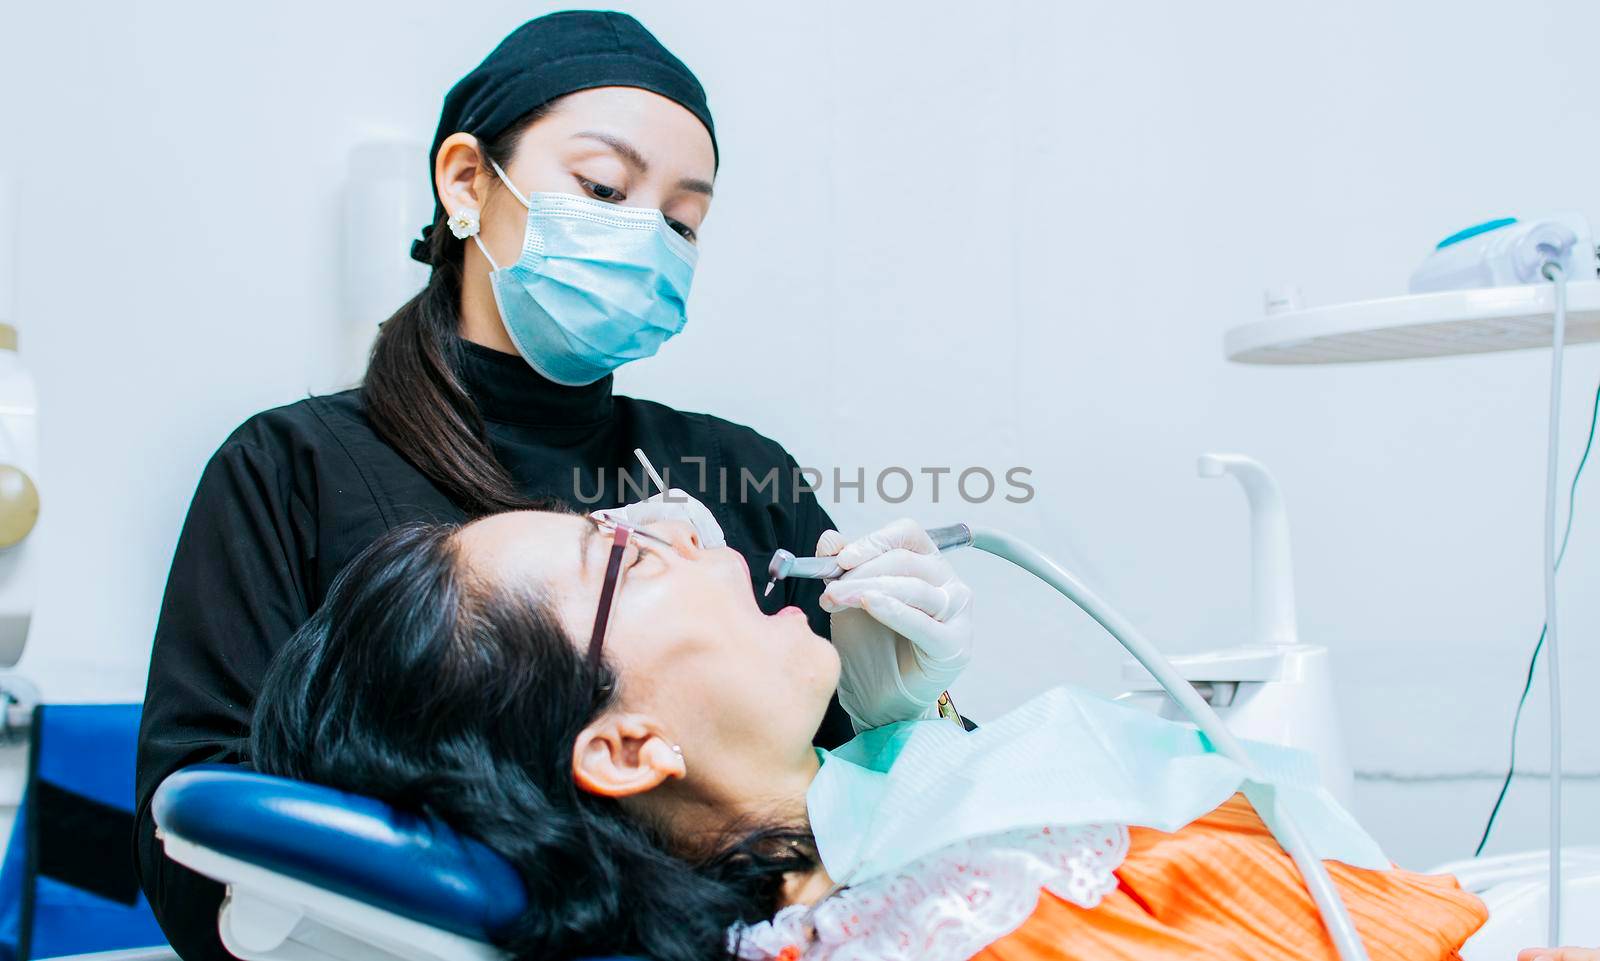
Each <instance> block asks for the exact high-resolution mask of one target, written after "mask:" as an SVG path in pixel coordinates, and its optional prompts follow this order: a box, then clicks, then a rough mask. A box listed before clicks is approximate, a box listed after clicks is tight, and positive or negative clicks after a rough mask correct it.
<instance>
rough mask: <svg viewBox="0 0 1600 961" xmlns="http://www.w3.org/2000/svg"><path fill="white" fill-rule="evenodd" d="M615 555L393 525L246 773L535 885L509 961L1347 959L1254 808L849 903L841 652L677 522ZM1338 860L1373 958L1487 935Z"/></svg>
mask: <svg viewBox="0 0 1600 961" xmlns="http://www.w3.org/2000/svg"><path fill="white" fill-rule="evenodd" d="M624 538H626V528H623V529H622V533H621V534H620V535H614V532H613V530H612V529H611V528H610V527H608V526H604V525H601V524H598V523H597V522H595V521H593V520H591V519H590V518H587V517H583V516H580V515H573V514H565V513H558V512H548V513H546V512H517V513H507V514H500V515H495V516H492V517H488V518H484V519H481V520H478V521H475V522H473V523H471V524H468V525H465V526H462V527H456V526H420V527H419V526H412V527H406V528H401V529H398V530H396V531H394V532H392V533H390V534H389V535H387V536H385V537H383V538H381V539H380V540H379V541H377V542H376V543H374V544H373V545H372V546H371V547H370V548H369V549H368V550H367V551H365V552H364V553H363V554H362V555H361V556H360V557H359V558H357V559H356V560H355V561H353V562H352V563H351V564H350V566H349V567H348V568H347V569H346V570H345V572H344V573H343V574H342V575H341V576H340V578H339V580H338V582H337V583H336V584H335V586H334V588H333V590H332V591H331V593H330V595H329V597H328V600H327V602H326V603H325V604H324V606H323V607H322V609H321V610H320V611H319V612H318V613H317V615H316V616H315V617H314V618H313V619H312V620H311V621H310V622H309V623H307V624H306V626H305V627H304V628H302V630H301V631H300V632H299V633H298V634H297V635H296V636H295V638H294V639H293V640H292V641H291V642H290V643H289V644H288V645H287V646H286V647H285V648H284V649H283V650H282V652H281V653H280V654H279V655H278V658H277V659H276V660H275V661H274V664H273V667H272V670H271V672H270V674H269V677H268V679H267V682H266V684H265V687H264V689H263V691H262V693H261V696H260V698H259V701H258V706H257V709H256V721H255V726H254V735H253V737H254V745H253V748H254V759H255V764H256V765H257V767H258V768H259V769H261V770H263V771H266V772H268V773H273V774H279V775H283V776H287V777H294V778H300V779H304V780H309V781H314V782H318V783H322V784H327V785H332V786H335V787H338V788H342V789H345V790H350V791H356V792H360V793H363V794H368V795H373V796H376V797H380V798H383V799H385V800H387V801H389V802H390V803H392V804H395V805H397V806H400V807H403V808H408V809H412V810H418V811H425V812H428V813H431V814H434V815H437V816H439V817H440V818H442V819H443V820H445V821H447V822H448V823H450V824H452V825H453V826H454V827H456V828H457V829H458V830H460V831H462V832H463V833H466V834H469V835H472V836H474V837H476V838H478V839H480V840H482V841H483V842H484V843H485V844H487V845H488V846H489V847H491V848H492V849H494V850H496V851H498V852H499V853H500V854H501V855H503V856H504V857H505V858H507V859H508V860H509V861H510V862H511V863H513V864H514V865H515V866H516V867H517V868H518V870H519V871H520V873H521V874H522V876H523V878H524V880H525V882H526V884H527V888H528V897H529V909H528V911H527V913H526V915H525V916H524V917H523V918H522V919H521V921H520V922H519V924H518V925H517V926H516V929H515V930H514V931H512V932H509V933H508V935H507V936H506V938H505V944H504V945H503V946H504V947H505V948H507V949H508V950H510V951H512V952H513V953H514V954H515V955H516V956H518V957H520V958H528V959H533V958H568V957H575V956H583V955H602V954H609V953H617V954H634V955H639V956H644V957H650V958H659V959H667V961H678V959H683V961H689V959H697V961H699V959H709V958H728V957H730V956H736V957H743V958H750V959H760V958H774V959H784V961H789V959H794V958H799V957H817V958H822V957H841V958H842V957H875V958H891V957H905V958H920V959H931V961H941V959H945V958H949V959H951V961H956V959H959V958H968V957H976V958H981V959H986V961H1013V959H1014V961H1031V959H1076V958H1085V959H1088V958H1093V959H1123V958H1127V959H1132V958H1135V957H1137V958H1140V959H1178V958H1199V957H1219V956H1226V957H1244V956H1250V957H1253V958H1269V959H1270V958H1282V959H1290V958H1295V959H1301V958H1310V957H1322V958H1331V957H1333V956H1334V951H1333V948H1332V946H1331V944H1330V943H1329V941H1328V938H1327V936H1326V934H1325V933H1324V930H1323V927H1322V923H1321V921H1320V919H1319V916H1318V914H1317V912H1316V909H1315V907H1314V906H1313V904H1312V901H1311V899H1310V896H1309V895H1308V894H1307V893H1306V891H1305V888H1304V886H1303V884H1302V882H1301V881H1300V878H1299V874H1298V872H1297V871H1296V869H1295V867H1294V865H1293V863H1292V862H1291V861H1290V860H1289V858H1288V857H1287V856H1286V855H1284V854H1283V853H1282V852H1281V851H1280V849H1279V848H1278V846H1277V845H1276V843H1275V842H1274V841H1273V839H1272V837H1271V835H1270V834H1269V833H1268V832H1267V831H1266V829H1265V828H1264V827H1263V826H1262V824H1261V821H1260V820H1259V819H1258V818H1257V817H1256V816H1255V814H1254V813H1253V811H1252V810H1251V808H1250V807H1249V806H1248V805H1247V804H1246V803H1245V802H1244V801H1243V799H1242V798H1240V797H1238V796H1235V798H1234V799H1233V800H1231V801H1227V802H1226V803H1223V804H1222V805H1221V806H1220V807H1218V808H1216V809H1215V810H1214V811H1212V812H1211V813H1209V814H1206V815H1204V816H1202V817H1200V818H1198V820H1195V821H1194V822H1193V823H1191V824H1189V825H1188V826H1186V827H1183V828H1182V829H1181V830H1178V831H1176V832H1175V833H1164V832H1161V831H1157V830H1153V829H1149V828H1131V829H1130V828H1125V827H1123V826H1121V825H1115V824H1112V825H1089V826H1082V825H1078V826H1072V825H1067V826H1062V828H1063V829H1062V830H1060V831H1058V832H1056V834H1054V835H1052V834H1051V832H1050V830H1049V829H1048V827H1046V829H1045V830H1043V832H1042V835H1041V834H1040V832H1034V835H1035V836H1033V837H1032V839H1031V840H1028V839H1020V840H1019V839H1017V838H1011V839H1010V840H1003V841H1002V840H996V841H993V842H985V843H983V844H975V845H968V846H963V847H962V848H961V849H960V850H959V851H955V852H952V851H942V852H940V855H939V856H937V857H930V858H924V859H922V860H918V861H916V862H915V863H913V864H911V865H908V866H907V867H906V868H905V869H904V870H903V871H901V872H900V873H898V874H896V875H895V876H893V877H888V878H884V879H879V880H877V881H873V882H870V883H869V884H866V885H862V886H861V887H860V888H856V889H849V890H845V891H842V892H841V891H838V890H836V885H835V884H834V881H833V879H831V878H830V877H829V876H828V872H827V871H826V870H825V869H824V867H823V865H822V861H821V859H820V857H819V855H818V851H817V847H816V845H815V844H814V843H813V840H812V834H811V831H810V825H809V821H808V815H807V796H806V795H807V790H808V788H809V787H810V786H811V784H812V782H813V780H814V779H816V778H817V775H818V772H819V769H820V767H821V761H820V760H819V756H818V754H817V752H816V751H815V750H814V749H813V748H812V746H811V739H812V734H813V732H814V731H815V730H816V728H817V725H818V724H819V723H820V721H821V719H822V715H823V711H824V710H825V709H826V707H827V705H828V701H829V697H830V695H831V693H832V692H833V690H834V687H835V685H836V683H837V681H838V675H839V661H838V657H837V655H836V654H835V652H834V649H833V647H832V645H831V644H830V643H829V642H828V641H827V640H825V639H823V638H821V637H819V636H817V635H816V634H814V633H813V632H812V631H811V630H810V628H809V627H808V624H807V620H806V618H805V616H804V615H803V614H801V613H800V612H799V611H798V610H795V609H788V610H786V611H783V612H780V613H778V614H776V615H771V616H768V615H765V614H763V613H762V612H761V611H760V610H759V609H758V608H757V606H756V604H755V601H754V599H753V597H752V595H751V581H750V575H749V571H748V570H747V568H746V566H745V563H744V560H743V559H742V558H741V557H740V555H739V554H737V553H736V552H734V551H733V550H730V549H726V548H719V549H714V550H702V549H700V547H699V545H698V542H697V539H696V537H695V534H694V532H693V529H692V528H690V527H689V526H688V525H685V524H679V523H661V524H656V525H651V527H650V530H649V531H648V532H645V531H642V530H641V531H636V532H634V533H633V535H632V537H631V538H626V539H624ZM619 542H621V543H623V545H624V546H623V547H622V549H621V552H620V554H618V555H616V556H619V557H620V566H616V568H615V577H614V578H612V580H613V585H612V586H613V588H614V590H613V591H612V592H611V595H610V597H611V604H610V608H609V612H608V613H607V612H604V609H605V605H604V604H603V603H602V594H603V593H604V591H603V590H602V588H603V585H604V584H605V583H606V581H607V579H608V578H607V574H608V567H612V566H613V564H612V562H613V559H614V557H613V556H614V554H615V553H616V552H615V551H614V548H615V547H616V545H617V543H619ZM597 612H602V613H600V614H599V616H597ZM906 723H907V724H908V725H917V724H924V725H939V724H943V725H948V724H949V722H948V721H944V720H938V719H935V720H926V721H914V722H906ZM830 763H832V762H831V761H830ZM1041 836H1042V837H1043V839H1044V840H1046V841H1049V842H1050V843H1052V844H1056V845H1057V847H1055V848H1052V849H1050V851H1045V850H1044V849H1042V848H1040V847H1039V846H1038V843H1039V842H1040V840H1041ZM1069 840H1070V843H1069ZM1080 842H1081V846H1079V847H1073V846H1072V845H1078V844H1080ZM1030 845H1031V847H1030ZM1052 852H1054V853H1052ZM1052 858H1054V860H1052ZM1040 865H1046V866H1047V869H1046V870H1038V869H1039V867H1040ZM1329 868H1330V871H1331V872H1332V874H1333V876H1334V879H1335V881H1336V883H1337V884H1338V886H1339V888H1340V892H1341V894H1342V896H1343V898H1344V900H1345V902H1346V903H1347V904H1348V905H1349V908H1350V911H1351V914H1352V916H1353V917H1354V918H1355V921H1356V924H1357V927H1358V928H1359V929H1360V931H1361V933H1362V936H1363V938H1364V940H1365V941H1366V943H1367V947H1368V951H1369V953H1370V954H1371V956H1372V958H1373V959H1374V961H1381V959H1400V958H1406V959H1430V958H1453V957H1455V956H1456V955H1455V952H1456V950H1457V949H1458V948H1459V947H1460V945H1461V944H1462V943H1463V942H1464V941H1465V939H1466V938H1467V937H1468V936H1469V935H1470V934H1471V933H1472V932H1473V931H1475V930H1476V929H1477V928H1478V927H1479V926H1480V925H1481V924H1482V922H1483V920H1484V918H1485V913H1484V910H1483V907H1482V905H1481V903H1480V902H1478V901H1477V899H1476V898H1473V897H1472V896H1470V895H1468V894H1465V893H1463V892H1462V891H1461V890H1460V889H1459V888H1458V887H1457V886H1456V885H1455V883H1454V882H1453V881H1452V880H1451V879H1449V878H1436V877H1427V876H1422V875H1415V874H1410V873H1407V872H1403V871H1398V870H1389V871H1375V870H1364V869H1359V868H1353V867H1349V866H1347V865H1344V864H1339V863H1335V862H1329ZM1030 872H1031V873H1030ZM1019 879H1020V880H1019ZM1018 884H1026V885H1027V887H1025V888H1023V889H1022V891H1021V893H1022V894H1024V895H1025V897H1022V898H1021V899H1019V898H1017V897H1015V896H1011V897H1002V896H998V895H1001V894H1010V895H1016V894H1017V893H1018V889H1017V885H1018ZM811 905H816V910H814V911H812V910H808V908H807V907H806V906H811ZM1018 905H1020V906H1021V910H1020V911H1019V910H1018V909H1017V908H1018Z"/></svg>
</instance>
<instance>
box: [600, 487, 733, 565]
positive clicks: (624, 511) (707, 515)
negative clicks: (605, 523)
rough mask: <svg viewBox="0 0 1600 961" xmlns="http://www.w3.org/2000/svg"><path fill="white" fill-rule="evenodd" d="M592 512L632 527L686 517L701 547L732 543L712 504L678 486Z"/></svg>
mask: <svg viewBox="0 0 1600 961" xmlns="http://www.w3.org/2000/svg"><path fill="white" fill-rule="evenodd" d="M591 513H592V516H595V517H607V518H611V519H612V520H615V521H617V522H619V523H622V524H626V525H628V526H629V527H648V526H650V525H651V524H653V523H659V522H661V521H684V522H686V523H688V524H691V525H693V527H694V533H695V536H696V537H698V538H699V539H700V546H701V548H703V549H705V550H712V549H714V548H718V547H725V546H727V543H728V541H727V538H725V537H723V536H722V525H721V524H718V523H717V519H716V517H714V516H712V514H711V508H709V507H707V506H706V505H704V504H702V503H700V502H699V501H698V500H695V498H694V496H693V495H692V494H690V493H689V492H687V491H684V490H680V489H678V488H676V487H674V488H672V489H671V490H667V491H662V492H661V493H659V494H655V495H652V496H650V497H647V498H645V499H644V500H642V501H635V502H633V503H632V504H627V505H625V506H623V507H611V508H607V509H606V510H599V511H593V512H591Z"/></svg>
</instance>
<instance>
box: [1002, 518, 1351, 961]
mask: <svg viewBox="0 0 1600 961" xmlns="http://www.w3.org/2000/svg"><path fill="white" fill-rule="evenodd" d="M970 530H971V537H972V541H971V543H972V546H973V547H975V548H977V549H978V550H980V551H984V552H986V553H989V554H993V555H995V556H996V557H1002V558H1005V559H1006V560H1008V561H1010V562H1011V563H1013V564H1015V565H1017V566H1018V567H1020V568H1022V569H1023V570H1025V571H1027V572H1028V573H1030V574H1032V575H1033V576H1035V577H1037V578H1039V579H1040V580H1042V581H1044V582H1045V583H1046V584H1049V585H1050V586H1051V587H1053V588H1055V589H1056V590H1057V591H1060V592H1061V593H1062V594H1063V595H1065V596H1066V598H1067V600H1069V601H1071V602H1072V603H1074V604H1076V605H1078V607H1080V608H1082V609H1083V611H1084V612H1085V613H1087V614H1088V615H1089V616H1090V617H1092V618H1094V619H1095V621H1097V622H1098V623H1099V624H1100V626H1101V627H1103V628H1105V629H1106V630H1107V631H1108V632H1109V633H1110V634H1111V636H1112V637H1114V638H1116V639H1117V640H1118V641H1119V642H1121V644H1122V646H1123V647H1125V648H1127V649H1128V653H1130V654H1132V655H1133V656H1134V657H1135V658H1136V659H1138V661H1139V663H1140V664H1143V665H1144V667H1145V670H1147V671H1149V672H1150V673H1151V674H1152V675H1154V676H1155V679H1156V680H1157V681H1159V682H1160V684H1161V686H1162V687H1164V688H1166V690H1167V693H1168V694H1170V695H1171V696H1172V699H1173V700H1175V701H1177V702H1178V705H1179V706H1180V707H1182V708H1183V709H1184V711H1185V712H1187V713H1188V715H1189V717H1190V718H1191V719H1192V720H1193V721H1194V723H1195V725H1196V726H1198V727H1199V728H1200V731H1201V733H1203V734H1204V735H1205V736H1206V737H1207V738H1208V739H1209V740H1210V741H1211V743H1212V744H1213V745H1214V746H1215V747H1216V749H1217V751H1218V753H1220V754H1222V755H1223V756H1224V757H1227V758H1229V759H1231V760H1233V761H1236V762H1238V763H1239V764H1240V765H1241V766H1243V767H1244V769H1245V771H1246V772H1248V773H1249V774H1251V775H1254V776H1257V780H1258V783H1257V784H1255V785H1251V784H1247V785H1246V786H1245V789H1244V794H1245V797H1247V798H1249V800H1250V803H1251V804H1252V805H1254V806H1255V808H1256V810H1257V811H1258V812H1261V813H1262V814H1263V820H1265V821H1267V823H1268V824H1269V825H1271V826H1272V829H1273V834H1274V835H1275V836H1276V837H1277V839H1278V843H1279V844H1281V845H1283V849H1284V850H1285V851H1287V852H1288V853H1289V856H1290V857H1292V858H1293V859H1294V863H1295V865H1296V866H1297V867H1299V868H1300V874H1301V876H1302V877H1303V878H1304V879H1305V882H1306V887H1307V888H1309V889H1310V891H1311V897H1312V899H1313V900H1314V901H1315V902H1316V904H1317V909H1318V910H1319V911H1321V912H1322V921H1323V923H1324V924H1325V925H1327V928H1328V934H1329V935H1330V936H1331V937H1332V938H1333V943H1334V946H1335V947H1336V948H1338V951H1339V957H1340V958H1341V959H1342V961H1367V949H1366V947H1365V946H1364V945H1363V944H1362V943H1361V938H1360V936H1359V935H1358V934H1357V933H1356V928H1355V924H1354V923H1353V922H1352V921H1351V920H1350V913H1349V912H1348V911H1347V910H1345V906H1344V902H1343V901H1341V900H1339V892H1338V891H1337V890H1336V889H1335V888H1334V886H1333V879H1332V878H1331V877H1329V876H1328V869H1327V868H1326V867H1324V866H1323V864H1322V861H1321V859H1320V858H1318V857H1317V856H1316V854H1315V852H1313V851H1312V850H1311V845H1310V844H1309V843H1308V842H1307V841H1306V838H1305V835H1303V834H1301V833H1300V828H1299V827H1298V826H1297V825H1296V824H1295V823H1294V821H1293V819H1292V818H1291V817H1290V816H1289V812H1288V811H1287V810H1285V809H1283V808H1282V807H1280V806H1279V805H1278V804H1277V801H1276V799H1275V798H1274V797H1273V795H1272V792H1271V791H1270V790H1264V789H1263V788H1261V787H1260V786H1259V780H1260V779H1259V775H1260V769H1259V768H1257V767H1256V764H1255V761H1253V760H1251V758H1250V755H1249V754H1248V753H1246V751H1245V749H1244V745H1242V744H1240V743H1239V740H1238V739H1237V738H1235V737H1234V736H1233V733H1232V732H1230V731H1229V730H1228V728H1227V725H1225V724H1223V722H1222V718H1220V717H1218V716H1217V712H1216V711H1213V710H1212V709H1211V705H1210V704H1207V703H1206V702H1205V699H1204V698H1202V697H1201V696H1200V694H1199V693H1198V692H1197V691H1195V689H1194V687H1193V685H1191V684H1190V683H1189V682H1188V681H1186V680H1184V679H1183V677H1182V676H1180V675H1179V674H1178V672H1177V671H1176V670H1175V669H1174V668H1173V667H1172V665H1171V664H1170V663H1169V662H1168V661H1167V659H1166V658H1165V657H1163V656H1162V655H1161V652H1160V651H1158V650H1156V648H1155V645H1153V644H1151V643H1150V642H1149V641H1148V640H1146V639H1145V637H1144V635H1142V634H1140V633H1139V630H1138V628H1136V627H1134V626H1133V625H1132V624H1131V623H1129V622H1128V621H1127V619H1125V618H1123V617H1122V616H1121V615H1119V614H1118V613H1117V612H1116V611H1114V610H1112V609H1111V607H1110V605H1108V604H1106V602H1105V601H1102V600H1101V599H1100V598H1099V597H1097V596H1096V595H1095V593H1094V592H1093V591H1091V590H1089V588H1087V587H1085V586H1084V585H1083V583H1082V582H1080V581H1079V580H1078V579H1077V578H1076V577H1074V576H1072V574H1071V573H1070V572H1068V571H1067V570H1065V569H1064V568H1062V567H1061V566H1060V565H1059V564H1057V563H1056V562H1055V561H1052V560H1051V559H1050V558H1048V557H1046V556H1045V555H1043V554H1041V553H1039V551H1038V550H1036V549H1034V548H1033V547H1032V546H1030V545H1028V544H1027V543H1025V542H1024V541H1021V540H1019V539H1017V538H1015V537H1012V536H1011V535H1009V534H1003V533H1001V532H999V531H995V530H990V529H988V528H985V527H972V528H970ZM1267 814H1271V817H1266V816H1265V815H1267Z"/></svg>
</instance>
